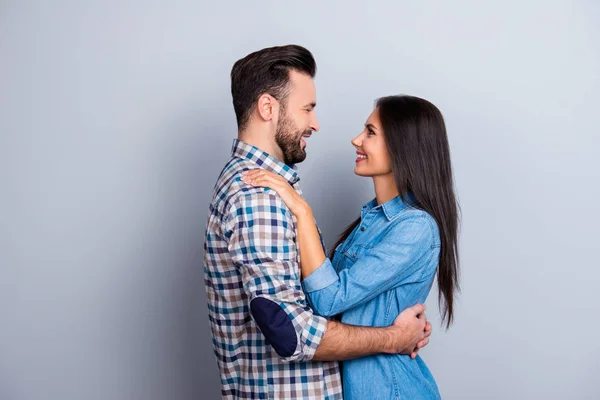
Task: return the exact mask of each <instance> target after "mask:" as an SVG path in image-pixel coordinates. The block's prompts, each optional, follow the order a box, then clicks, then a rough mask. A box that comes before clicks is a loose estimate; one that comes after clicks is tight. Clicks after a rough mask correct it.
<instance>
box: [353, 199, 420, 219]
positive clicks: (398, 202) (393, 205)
mask: <svg viewBox="0 0 600 400" xmlns="http://www.w3.org/2000/svg"><path fill="white" fill-rule="evenodd" d="M404 197H405V200H403V199H402V196H396V197H394V198H393V199H391V200H388V201H386V202H385V203H383V204H377V198H375V199H373V200H371V201H369V202H368V203H366V204H365V205H363V206H362V209H361V218H362V217H364V216H365V215H366V214H367V213H368V212H369V211H371V210H380V209H381V210H383V213H384V215H385V217H386V218H387V219H388V221H391V220H393V219H395V218H396V217H397V216H398V214H400V212H401V211H402V210H404V209H405V208H409V207H412V206H414V205H415V204H416V200H415V196H414V195H413V194H412V193H407V194H406V195H405V196H404Z"/></svg>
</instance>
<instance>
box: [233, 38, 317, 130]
mask: <svg viewBox="0 0 600 400" xmlns="http://www.w3.org/2000/svg"><path fill="white" fill-rule="evenodd" d="M292 69H293V70H296V71H298V72H301V73H304V74H307V75H310V77H311V78H314V76H315V74H316V72H317V65H316V63H315V59H314V58H313V55H312V54H311V52H310V51H308V50H307V49H305V48H304V47H302V46H297V45H287V46H277V47H269V48H266V49H262V50H259V51H256V52H254V53H251V54H248V55H247V56H246V57H244V58H242V59H241V60H238V61H236V63H235V64H234V65H233V68H232V69H231V95H232V97H233V109H234V110H235V117H236V119H237V124H238V129H239V130H240V131H242V130H243V129H244V128H245V127H246V125H247V124H248V120H249V119H250V115H251V113H252V107H253V106H254V104H255V103H256V101H257V100H258V98H259V97H260V96H261V95H263V94H265V93H267V94H270V95H271V96H273V97H274V98H276V99H277V100H278V101H279V102H280V103H281V104H282V106H285V104H286V98H287V95H288V94H289V83H290V77H289V75H290V70H292Z"/></svg>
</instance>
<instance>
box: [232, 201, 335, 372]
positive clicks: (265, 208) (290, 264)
mask: <svg viewBox="0 0 600 400" xmlns="http://www.w3.org/2000/svg"><path fill="white" fill-rule="evenodd" d="M227 219H228V222H227V223H226V225H225V227H226V228H225V229H226V232H227V236H228V237H229V242H228V250H229V253H230V256H231V257H232V259H233V261H234V263H235V265H236V267H237V268H238V269H239V270H240V272H241V275H242V282H243V286H244V291H245V292H246V294H247V296H248V301H249V307H250V313H251V315H252V318H253V319H254V321H255V322H256V324H257V326H258V328H259V329H260V331H261V332H262V334H263V336H264V337H265V338H266V339H267V341H268V343H269V344H270V345H271V347H272V348H273V349H274V350H275V352H276V353H277V354H278V355H279V356H280V358H281V359H282V360H283V361H288V362H294V361H307V360H311V359H312V358H313V357H314V354H315V351H316V350H317V347H318V346H319V343H320V341H321V338H322V337H323V335H324V333H325V330H326V328H327V320H326V319H325V318H323V317H321V316H318V315H315V314H313V311H312V309H311V308H310V306H309V305H308V303H307V301H306V297H305V294H304V292H303V290H302V284H301V282H300V278H299V268H298V250H297V246H296V242H295V239H296V232H295V226H294V220H293V216H292V214H291V212H290V211H289V209H288V208H287V207H286V206H285V204H284V203H283V201H282V200H281V198H280V197H279V196H278V195H277V194H275V192H269V191H267V192H262V193H253V194H246V195H242V196H240V197H239V198H238V199H236V200H235V201H234V202H233V204H232V205H231V206H230V207H229V211H228V215H227Z"/></svg>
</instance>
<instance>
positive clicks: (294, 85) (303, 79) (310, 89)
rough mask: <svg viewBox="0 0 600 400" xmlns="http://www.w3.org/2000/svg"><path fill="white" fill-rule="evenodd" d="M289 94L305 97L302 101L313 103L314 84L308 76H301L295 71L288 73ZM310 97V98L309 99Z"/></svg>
mask: <svg viewBox="0 0 600 400" xmlns="http://www.w3.org/2000/svg"><path fill="white" fill-rule="evenodd" d="M290 83H291V89H292V90H291V94H292V95H293V94H296V95H299V96H302V97H305V99H304V101H308V102H309V103H314V102H315V101H316V100H315V98H314V97H315V94H316V88H315V82H314V80H313V79H312V77H311V76H310V75H307V74H303V73H300V72H297V71H293V70H292V71H291V72H290ZM309 97H310V98H309Z"/></svg>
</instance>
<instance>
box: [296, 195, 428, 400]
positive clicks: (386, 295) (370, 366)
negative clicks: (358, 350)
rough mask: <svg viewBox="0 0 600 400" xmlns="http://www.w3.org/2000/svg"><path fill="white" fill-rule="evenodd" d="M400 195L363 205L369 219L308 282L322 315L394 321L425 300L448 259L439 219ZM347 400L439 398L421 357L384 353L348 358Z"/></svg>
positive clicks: (356, 321) (366, 322)
mask: <svg viewBox="0 0 600 400" xmlns="http://www.w3.org/2000/svg"><path fill="white" fill-rule="evenodd" d="M412 204H414V197H412V196H410V195H409V196H407V197H406V201H403V200H402V198H401V197H400V196H398V197H395V198H394V199H392V200H389V201H388V202H386V203H384V204H381V205H378V204H377V201H376V199H374V200H372V201H371V202H369V203H367V204H365V205H364V206H363V208H362V210H361V222H360V224H359V225H358V226H357V227H356V228H355V229H354V230H353V231H352V233H351V234H350V236H348V238H347V239H346V240H345V241H344V242H343V243H341V244H340V245H339V246H338V247H337V249H336V252H335V256H334V258H333V260H329V259H326V260H325V262H324V263H323V265H321V266H320V267H319V268H318V269H317V270H315V271H314V272H313V273H312V274H311V275H310V276H308V277H307V278H306V279H304V281H303V288H304V291H305V292H306V294H307V297H308V299H309V302H310V304H311V305H312V306H313V309H314V310H315V312H316V313H318V314H320V315H322V316H333V315H337V314H341V321H342V322H343V323H345V324H349V325H359V326H389V325H391V324H392V323H393V322H394V319H395V318H396V317H397V316H398V314H399V313H400V312H402V311H403V310H404V309H406V308H408V307H411V306H413V305H415V304H417V303H424V302H425V299H426V298H427V295H428V294H429V291H430V289H431V286H432V284H433V279H434V277H435V272H436V270H437V266H438V262H439V256H440V235H439V231H438V227H437V224H436V222H435V220H434V219H433V217H431V216H430V215H429V214H428V213H426V212H425V211H422V210H419V209H417V208H414V207H412V206H411V205H412ZM342 367H343V374H342V376H343V391H344V399H346V400H352V399H411V400H412V399H439V398H440V394H439V391H438V388H437V385H436V383H435V380H434V379H433V376H432V375H431V373H430V372H429V369H428V368H427V366H426V365H425V363H424V362H423V360H422V359H421V357H420V356H417V358H416V359H414V360H413V359H411V358H410V356H408V355H400V354H378V355H374V356H369V357H363V358H359V359H354V360H350V361H344V362H343V364H342Z"/></svg>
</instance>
